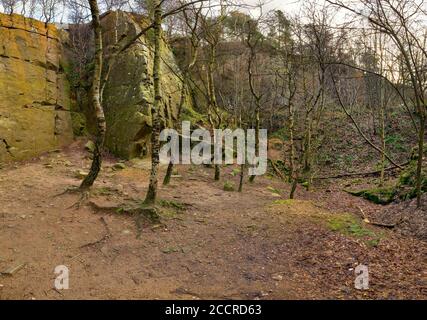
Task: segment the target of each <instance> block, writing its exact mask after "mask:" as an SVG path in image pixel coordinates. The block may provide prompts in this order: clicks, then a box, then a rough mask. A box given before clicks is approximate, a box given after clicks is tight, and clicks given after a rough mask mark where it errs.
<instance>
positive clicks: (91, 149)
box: [85, 140, 95, 153]
mask: <svg viewBox="0 0 427 320" xmlns="http://www.w3.org/2000/svg"><path fill="white" fill-rule="evenodd" d="M85 150H86V151H88V152H90V153H94V151H95V143H94V142H93V141H91V140H89V141H88V142H87V143H86V144H85Z"/></svg>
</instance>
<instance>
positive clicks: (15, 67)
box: [0, 14, 73, 162]
mask: <svg viewBox="0 0 427 320" xmlns="http://www.w3.org/2000/svg"><path fill="white" fill-rule="evenodd" d="M61 51H62V47H61V42H60V40H59V36H58V30H57V29H56V28H55V26H53V25H51V24H47V25H46V24H44V23H42V22H40V21H37V20H34V19H29V18H24V17H23V16H20V15H16V14H12V15H5V14H0V141H1V142H2V143H1V144H0V162H9V161H14V160H22V159H28V158H30V157H32V156H35V155H38V154H40V153H42V152H45V151H49V150H52V149H55V148H58V147H60V146H63V145H66V144H69V143H70V142H71V141H72V138H73V133H72V129H71V117H70V112H69V110H70V98H69V94H68V81H67V79H66V76H65V74H64V72H63V71H62V68H61V62H62V61H61Z"/></svg>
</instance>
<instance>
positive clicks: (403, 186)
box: [349, 147, 427, 204]
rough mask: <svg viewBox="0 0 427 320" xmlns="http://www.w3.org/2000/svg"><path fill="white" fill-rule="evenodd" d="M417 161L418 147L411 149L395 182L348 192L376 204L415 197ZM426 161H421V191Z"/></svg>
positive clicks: (426, 179) (425, 179)
mask: <svg viewBox="0 0 427 320" xmlns="http://www.w3.org/2000/svg"><path fill="white" fill-rule="evenodd" d="M426 154H427V147H426V148H425V151H424V155H426ZM417 163H418V149H417V148H414V149H413V150H412V154H411V158H410V161H409V164H408V165H407V166H406V167H405V169H404V170H403V171H402V172H401V173H400V175H399V178H398V179H397V182H396V183H394V184H393V185H391V186H388V187H382V188H373V189H366V190H360V191H349V193H350V194H352V195H355V196H359V197H363V198H365V199H367V200H370V201H372V202H374V203H378V204H388V203H391V202H393V201H395V200H408V199H412V198H415V197H416V196H417V194H416V172H417ZM426 167H427V163H426V162H425V160H424V162H423V168H422V170H423V173H422V176H421V177H422V182H421V191H422V192H427V175H426Z"/></svg>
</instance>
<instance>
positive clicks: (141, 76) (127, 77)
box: [101, 11, 195, 159]
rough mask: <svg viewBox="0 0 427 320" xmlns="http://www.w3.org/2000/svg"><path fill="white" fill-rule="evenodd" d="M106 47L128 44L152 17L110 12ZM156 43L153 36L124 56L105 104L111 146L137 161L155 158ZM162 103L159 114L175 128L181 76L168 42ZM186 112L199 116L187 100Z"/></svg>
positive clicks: (166, 124)
mask: <svg viewBox="0 0 427 320" xmlns="http://www.w3.org/2000/svg"><path fill="white" fill-rule="evenodd" d="M101 23H102V28H103V43H104V46H105V48H106V52H107V55H106V56H105V57H106V63H107V64H108V63H109V59H108V57H109V55H108V52H111V50H113V48H115V47H116V46H117V45H122V44H124V43H126V42H127V41H129V40H130V39H131V38H133V37H134V36H135V35H136V34H138V33H139V32H140V31H141V30H142V28H144V27H145V26H147V23H148V22H147V19H144V18H143V17H142V16H139V15H133V14H130V13H126V12H122V11H115V12H108V13H107V14H105V15H104V16H103V17H102V19H101ZM153 50H154V49H153V44H152V42H151V41H150V33H147V34H146V35H145V36H142V37H140V38H139V40H138V41H137V42H135V43H134V44H133V45H132V46H130V47H129V48H128V49H127V50H125V51H124V52H122V53H120V54H119V55H118V56H117V57H116V59H115V63H114V64H113V65H112V66H111V71H110V76H109V79H108V81H107V83H106V86H105V90H104V96H103V106H104V110H105V116H106V121H107V134H106V141H105V143H106V147H107V148H108V149H109V150H110V151H111V152H112V153H114V154H116V155H118V156H120V157H122V158H125V159H131V158H135V157H144V156H147V155H149V154H150V151H151V150H150V139H151V138H150V135H151V125H152V119H151V107H152V103H153V101H154V96H153V77H152V69H153V55H154V53H153ZM161 73H162V74H161V75H162V78H161V91H162V103H161V110H159V113H160V115H161V118H162V126H163V127H173V124H174V121H175V120H177V117H178V105H179V102H180V98H181V86H182V82H181V80H180V77H181V72H180V70H179V68H178V66H177V64H176V62H175V57H174V55H173V53H172V51H171V50H170V48H169V46H168V45H167V44H166V42H164V41H163V43H162V61H161ZM183 109H184V110H183V112H184V113H185V114H187V113H190V114H195V112H194V111H193V110H192V108H191V99H190V98H189V97H186V100H185V104H184V108H183Z"/></svg>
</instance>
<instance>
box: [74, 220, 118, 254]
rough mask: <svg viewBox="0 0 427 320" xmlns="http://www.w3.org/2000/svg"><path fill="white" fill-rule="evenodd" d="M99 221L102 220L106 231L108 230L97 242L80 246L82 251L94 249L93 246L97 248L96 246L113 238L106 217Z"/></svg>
mask: <svg viewBox="0 0 427 320" xmlns="http://www.w3.org/2000/svg"><path fill="white" fill-rule="evenodd" d="M99 220H101V222H102V224H103V225H104V227H105V230H106V233H105V235H104V236H103V237H102V238H101V239H99V240H96V241H93V242H89V243H86V244H84V245H82V246H80V247H79V248H80V249H82V248H87V247H92V246H96V245H98V244H100V243H104V242H106V241H107V240H108V239H110V238H111V236H112V234H111V231H110V228H109V227H108V224H107V221H105V219H104V217H101V218H99Z"/></svg>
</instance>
